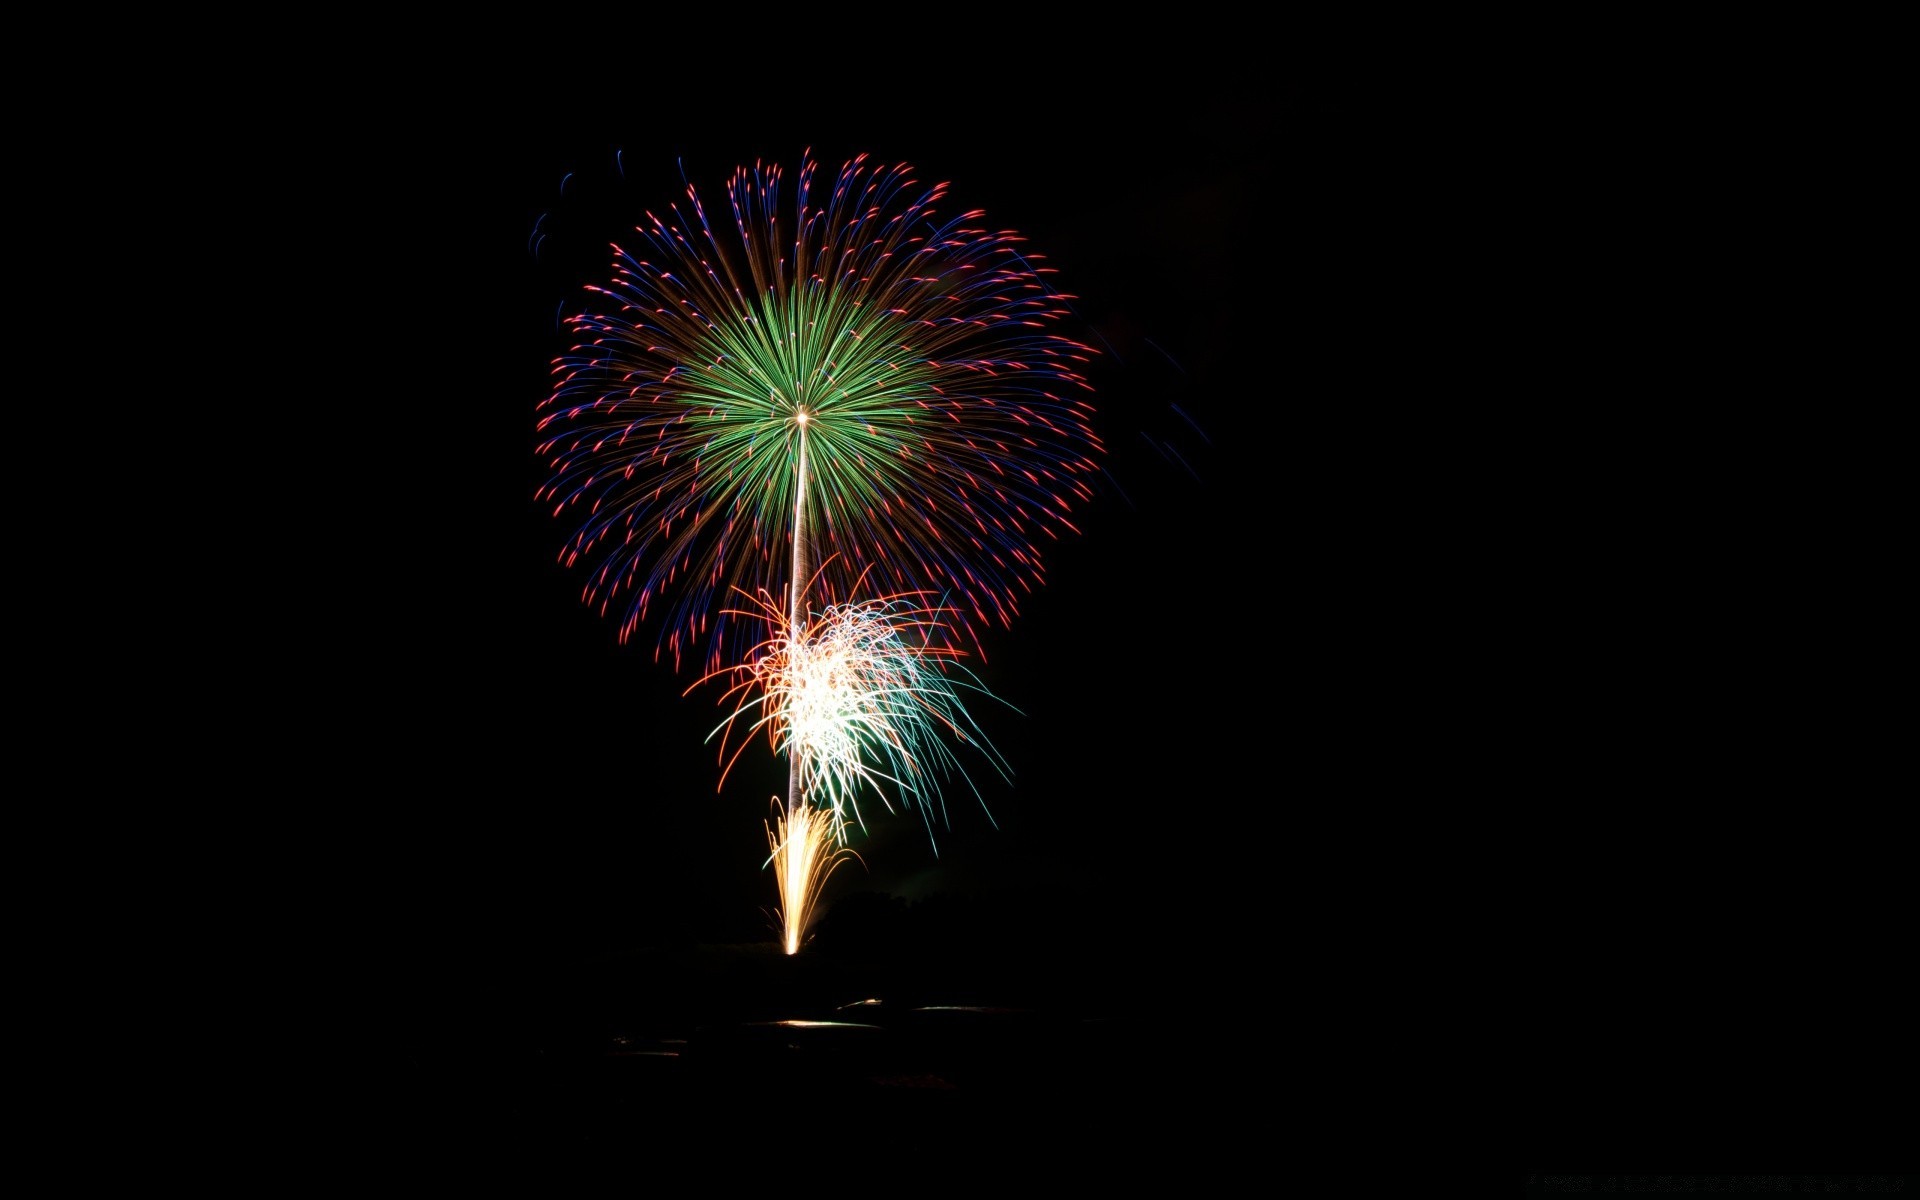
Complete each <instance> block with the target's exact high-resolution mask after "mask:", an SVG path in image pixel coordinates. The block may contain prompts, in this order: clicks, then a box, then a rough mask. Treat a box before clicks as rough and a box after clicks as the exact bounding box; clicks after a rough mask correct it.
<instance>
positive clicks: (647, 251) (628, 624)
mask: <svg viewBox="0 0 1920 1200" xmlns="http://www.w3.org/2000/svg"><path fill="white" fill-rule="evenodd" d="M815 170H816V165H815V163H814V162H813V161H812V159H811V158H810V157H806V158H803V161H802V163H801V167H800V171H799V179H798V186H797V187H795V188H794V189H793V192H792V202H791V205H790V206H789V207H785V208H783V206H782V202H781V193H782V172H781V170H780V168H779V167H777V166H762V165H756V166H755V167H754V168H752V169H751V170H749V169H747V168H741V169H739V170H737V171H735V172H734V175H733V177H732V178H731V180H730V181H729V182H728V185H727V188H726V196H727V201H728V206H729V208H730V209H731V213H732V230H731V232H730V233H729V234H727V235H724V236H723V235H721V234H719V233H716V231H715V228H714V226H713V225H712V224H710V222H709V215H708V213H707V211H706V209H705V207H704V206H703V205H702V203H701V201H700V197H699V195H698V193H697V191H696V190H695V189H694V188H693V187H692V186H691V185H689V186H688V188H687V195H686V202H685V203H686V206H685V208H682V207H681V206H680V205H679V204H675V205H672V206H670V207H669V208H668V210H667V215H666V216H664V217H661V216H656V215H654V214H653V213H648V214H647V215H646V221H645V222H644V223H643V224H642V225H640V226H639V228H638V230H637V232H638V233H639V234H640V235H641V239H642V240H641V242H640V243H639V244H638V245H637V246H636V248H634V249H627V248H624V247H622V246H620V245H617V244H616V245H615V246H614V247H613V250H614V258H613V278H612V280H611V282H610V283H609V284H608V285H607V286H604V287H600V286H596V287H593V288H591V289H590V290H591V291H592V292H594V293H595V294H596V296H597V297H598V298H599V300H600V301H601V303H599V304H597V305H596V306H595V307H596V310H597V311H592V312H586V313H582V314H580V315H578V316H574V317H572V318H570V324H571V331H572V334H573V336H574V337H575V338H576V339H578V340H577V343H576V344H575V345H574V346H573V347H572V348H570V349H569V350H568V351H567V352H566V353H565V354H563V355H561V356H560V357H559V358H557V359H556V360H555V362H554V375H555V377H556V382H555V384H554V388H553V392H552V394H551V395H550V396H548V398H547V399H546V400H544V401H543V402H542V403H541V405H540V409H541V411H542V415H541V417H540V420H539V430H540V433H539V443H538V449H539V452H540V454H541V455H542V457H543V458H544V459H545V461H546V464H547V467H548V469H549V470H550V471H551V475H550V478H549V479H548V481H547V482H546V483H545V484H544V485H543V486H542V487H541V488H540V489H539V492H538V493H537V499H539V500H541V501H542V502H544V503H545V504H547V505H549V506H551V510H552V512H553V513H554V515H555V516H567V515H569V514H575V515H577V518H578V519H579V521H580V524H579V526H578V527H577V528H576V529H575V530H574V532H573V533H572V534H571V535H570V536H569V537H568V538H567V540H566V543H565V545H564V546H563V548H562V550H561V553H560V558H561V560H562V561H563V562H565V563H567V564H569V565H571V564H575V563H579V562H583V561H584V562H585V563H586V564H587V566H588V568H589V574H588V576H587V578H586V581H585V584H584V586H583V588H582V592H581V595H582V599H583V600H585V601H586V602H587V603H589V604H591V605H593V606H595V607H596V608H597V609H598V610H599V611H600V612H601V613H602V614H606V613H609V612H611V613H616V614H618V617H619V636H620V638H621V640H622V641H625V640H626V639H627V638H629V637H631V636H633V634H634V633H635V631H636V630H637V628H638V626H639V625H640V623H641V622H642V621H643V620H645V619H647V617H648V615H649V611H650V609H652V608H653V607H654V606H658V607H659V609H660V610H661V611H660V614H659V617H660V626H659V635H658V642H659V646H660V647H661V648H664V649H665V650H667V651H668V652H669V653H671V655H672V656H673V659H674V662H675V664H676V666H677V665H678V664H679V662H680V661H681V659H682V657H683V656H684V655H687V654H689V653H697V654H699V655H700V656H701V658H702V660H703V662H702V665H703V669H706V670H715V669H721V668H723V667H725V666H727V665H729V664H730V663H731V662H735V661H738V658H737V655H738V652H739V651H741V650H743V649H744V648H745V647H747V646H748V645H749V644H751V643H752V642H753V641H754V640H755V631H754V630H752V629H751V628H749V627H748V626H747V624H746V623H743V622H739V621H737V620H731V619H730V616H729V614H728V613H727V612H725V611H724V609H723V608H722V605H721V603H720V598H721V597H723V596H724V595H726V594H727V593H728V592H729V591H730V590H732V589H740V590H744V591H747V592H749V593H752V592H756V591H758V590H760V589H762V588H765V589H768V590H770V591H771V592H772V593H773V594H775V595H779V594H782V593H787V594H789V595H791V593H790V592H787V589H788V588H789V587H790V586H791V585H792V584H793V582H794V580H793V578H792V576H794V575H796V574H799V573H801V572H802V571H803V569H804V568H803V566H802V565H801V564H802V562H803V556H802V555H801V554H798V553H796V551H798V550H801V549H803V547H796V546H795V545H794V544H793V539H794V537H795V536H796V527H798V531H799V532H798V536H799V537H800V538H801V539H802V541H803V542H805V541H811V542H812V543H814V547H813V548H811V549H807V552H806V555H805V557H817V558H818V559H820V560H824V562H825V563H827V564H829V565H828V566H826V567H824V568H823V570H824V571H825V577H824V578H823V579H822V581H821V582H822V584H823V590H824V591H825V592H827V593H828V594H834V595H841V596H846V595H851V594H853V593H852V586H853V584H854V582H855V581H856V580H858V579H860V578H861V577H862V576H863V575H864V574H868V573H871V579H872V582H873V583H874V584H875V586H876V588H877V589H878V590H880V591H884V592H888V593H899V592H909V591H925V592H933V593H935V594H938V595H941V596H944V597H946V603H947V604H948V605H949V606H950V607H952V608H953V609H954V610H955V612H954V614H953V618H952V620H953V624H954V626H955V628H956V634H957V636H958V637H959V638H960V639H961V640H964V641H966V642H969V643H971V644H972V645H973V646H974V647H975V648H976V649H978V648H979V644H980V633H981V630H982V629H983V628H984V627H985V626H986V625H988V624H989V623H992V622H999V623H1001V624H1002V625H1006V624H1008V623H1010V622H1011V620H1012V618H1013V617H1014V616H1015V615H1016V614H1017V613H1018V611H1019V597H1020V596H1021V595H1022V594H1024V593H1027V592H1030V591H1031V590H1032V589H1033V588H1034V587H1036V586H1038V585H1039V584H1041V583H1042V582H1043V580H1044V567H1043V563H1042V557H1041V553H1040V545H1041V540H1042V539H1047V538H1057V537H1058V531H1059V530H1060V529H1069V530H1071V529H1073V528H1074V526H1073V524H1072V522H1071V520H1070V519H1069V518H1070V513H1071V511H1072V506H1073V504H1074V503H1075V501H1081V500H1086V499H1089V498H1091V496H1092V494H1093V493H1092V489H1091V488H1090V487H1089V481H1088V480H1087V478H1086V477H1087V476H1088V475H1090V474H1091V473H1092V472H1094V471H1096V470H1098V467H1097V466H1096V464H1095V462H1094V460H1093V456H1094V455H1095V454H1096V453H1099V452H1100V451H1101V445H1100V439H1099V437H1098V436H1097V435H1096V434H1095V433H1094V431H1093V429H1092V426H1091V424H1090V418H1091V415H1092V412H1093V409H1092V405H1091V403H1090V402H1089V399H1088V397H1089V396H1090V394H1091V392H1092V388H1091V386H1090V385H1089V384H1088V382H1087V380H1086V379H1085V378H1084V376H1083V375H1082V373H1081V368H1082V367H1083V366H1084V365H1085V364H1086V362H1087V361H1088V359H1089V358H1090V356H1091V355H1092V354H1093V351H1092V350H1091V349H1090V348H1089V347H1088V346H1086V345H1085V344H1083V343H1081V342H1078V341H1075V340H1073V339H1072V338H1069V337H1066V336H1063V335H1062V334H1060V333H1057V332H1054V323H1055V322H1056V321H1057V320H1058V319H1059V318H1061V317H1063V316H1066V315H1068V313H1069V308H1068V304H1069V301H1070V300H1071V299H1072V298H1071V297H1070V296H1068V295H1066V294H1064V293H1062V292H1060V291H1058V290H1057V289H1056V288H1055V287H1054V286H1053V284H1052V283H1051V282H1049V276H1050V275H1051V274H1052V269H1051V268H1049V267H1046V266H1043V265H1039V264H1040V263H1041V262H1042V261H1043V259H1042V258H1041V256H1040V255H1037V254H1031V253H1028V252H1026V251H1025V250H1023V249H1022V242H1023V239H1022V238H1020V237H1019V236H1018V235H1017V234H1015V233H1013V232H1012V231H1010V230H1004V229H999V230H997V229H993V228H991V227H990V226H988V225H987V224H986V223H985V222H984V220H983V214H982V213H981V212H980V211H978V210H973V211H966V212H960V213H958V214H955V215H951V216H949V215H946V214H945V213H944V211H943V208H944V203H945V200H946V195H947V185H946V184H945V183H936V184H932V185H930V186H927V185H922V184H920V183H918V182H917V181H916V180H914V179H913V177H912V172H911V170H910V169H909V168H908V167H906V166H905V165H899V166H892V167H880V166H877V165H870V164H869V163H868V160H867V156H865V155H862V156H861V157H859V158H856V159H854V160H852V161H851V162H848V163H846V164H845V165H844V166H843V167H842V168H841V170H840V172H839V174H838V176H837V177H835V178H834V180H833V183H832V185H831V189H830V190H829V191H828V193H827V194H826V195H825V196H817V195H816V189H815V182H814V175H815ZM723 228H724V226H723ZM796 501H798V503H796ZM805 619H806V611H805V609H804V608H801V609H800V610H799V611H798V613H797V616H796V620H800V621H804V620H805ZM656 652H657V651H656Z"/></svg>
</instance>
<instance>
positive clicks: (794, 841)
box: [767, 796, 859, 954]
mask: <svg viewBox="0 0 1920 1200" xmlns="http://www.w3.org/2000/svg"><path fill="white" fill-rule="evenodd" d="M772 807H773V816H772V817H771V818H769V820H768V821H767V847H768V849H770V850H771V851H772V852H773V853H772V856H771V857H770V858H769V859H768V862H770V863H771V864H772V866H773V875H774V881H775V886H776V887H777V888H778V889H779V893H780V943H781V945H782V947H783V948H784V949H785V950H786V952H787V953H788V954H798V953H799V952H800V943H801V942H802V941H804V940H806V935H807V929H808V927H809V926H811V925H812V924H813V918H814V916H815V914H816V912H817V909H818V905H819V902H820V892H821V889H823V888H825V887H826V886H827V877H828V876H829V875H832V874H833V872H834V869H835V868H837V867H839V866H840V865H841V864H842V863H844V862H846V861H847V860H848V859H850V858H851V859H854V860H856V861H858V859H859V855H857V854H855V853H854V852H853V851H851V850H848V849H846V848H844V847H842V846H840V845H839V844H837V843H836V841H835V840H834V835H833V827H832V823H831V822H829V821H828V820H827V819H826V816H825V814H823V813H821V812H818V811H816V810H814V809H811V808H808V807H807V806H805V805H801V806H800V807H798V808H796V809H794V810H792V811H791V812H789V813H786V814H785V815H784V816H783V815H782V809H781V804H780V798H779V797H778V796H775V797H774V798H773V802H772Z"/></svg>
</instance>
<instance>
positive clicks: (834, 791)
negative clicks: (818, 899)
mask: <svg viewBox="0 0 1920 1200" xmlns="http://www.w3.org/2000/svg"><path fill="white" fill-rule="evenodd" d="M921 600H922V597H920V596H918V595H902V596H889V597H884V598H881V599H876V600H867V601H861V602H858V603H851V604H834V605H830V606H828V607H827V608H826V609H825V610H823V611H821V612H820V613H818V614H816V615H815V616H814V617H813V618H812V619H811V620H810V621H808V622H806V623H805V624H802V625H795V624H792V623H791V622H790V620H788V619H786V615H785V614H782V613H781V612H780V609H779V607H778V606H777V605H775V604H774V603H773V602H772V600H771V599H770V598H769V597H767V596H766V595H765V594H764V593H762V594H761V596H760V597H759V598H758V613H759V615H760V617H761V618H762V619H763V620H764V621H765V622H766V624H767V626H768V627H769V628H770V629H771V630H773V633H772V635H771V636H769V637H768V638H767V639H766V640H765V641H763V642H761V643H760V645H759V646H757V647H756V648H755V649H754V652H753V653H752V654H750V655H749V657H748V659H747V661H746V662H745V663H743V664H741V665H739V666H736V667H733V668H730V669H728V670H727V671H725V672H721V673H718V674H723V675H726V676H729V677H730V678H731V684H730V686H729V687H728V689H727V691H726V693H725V695H724V696H723V697H722V700H721V702H722V703H723V704H725V703H727V702H729V701H732V702H734V704H735V707H734V708H733V710H732V711H731V712H730V713H729V714H728V715H727V717H726V719H725V720H724V721H722V722H721V724H720V725H719V726H718V727H717V728H716V729H715V730H714V734H715V735H717V736H720V737H721V760H722V763H723V769H722V772H721V785H722V786H724V785H725V782H726V774H727V771H728V770H730V769H731V767H732V765H733V762H734V761H736V760H737V759H738V757H739V755H740V753H741V751H743V750H744V749H745V747H746V745H747V744H748V743H749V742H750V741H751V740H752V736H753V735H754V734H755V733H765V734H766V736H767V738H768V740H769V742H770V743H771V744H772V746H773V749H774V750H775V752H776V753H778V754H781V755H783V756H785V757H786V758H787V760H788V762H789V763H790V764H791V791H790V797H791V799H790V803H789V817H790V819H791V817H792V814H793V813H794V811H796V809H797V808H798V807H800V806H802V804H803V803H804V804H805V805H811V806H812V807H814V808H817V809H819V810H820V812H821V814H822V819H823V820H824V821H825V827H826V829H827V830H828V832H829V833H830V834H831V836H832V838H833V840H834V841H835V843H836V844H839V845H844V844H845V843H846V839H847V823H848V821H849V820H851V821H853V822H854V823H856V824H859V825H860V826H861V827H863V828H864V826H865V819H864V818H863V817H862V815H861V811H860V799H861V797H862V796H863V795H866V794H871V795H873V796H875V797H877V798H878V799H879V800H880V802H881V803H882V804H883V805H884V806H885V807H886V808H887V810H888V811H889V812H892V811H895V805H896V803H898V804H899V805H900V806H901V807H912V808H915V809H917V810H918V811H919V812H920V814H921V817H922V819H923V820H924V821H925V823H926V826H927V830H928V833H929V835H932V834H933V831H934V823H935V817H936V816H937V817H938V818H939V820H940V823H942V824H945V822H946V810H945V806H944V801H943V800H942V797H941V785H942V783H943V782H944V781H946V780H948V779H950V778H952V777H953V776H954V775H958V776H959V777H960V778H961V779H963V780H965V781H966V783H967V785H968V787H969V788H971V789H972V790H973V793H974V796H975V798H976V799H981V801H982V805H983V807H984V803H985V802H984V799H982V798H981V797H980V793H979V789H978V788H977V787H974V785H973V780H972V779H971V778H970V777H969V776H968V775H967V773H966V771H965V769H964V767H963V765H962V763H961V761H960V758H959V756H958V755H957V754H955V753H954V751H953V749H952V748H950V746H949V744H948V743H949V740H951V741H952V742H956V743H958V744H961V745H966V746H971V747H973V748H974V749H976V750H978V751H979V752H980V753H981V754H982V755H983V756H984V757H985V758H986V759H987V760H988V762H990V763H991V764H992V765H993V766H994V768H995V769H996V770H997V771H999V772H1000V774H1001V776H1002V777H1003V778H1006V777H1008V775H1009V772H1008V768H1007V766H1006V763H1005V762H1004V760H1002V759H1001V758H1000V756H999V754H998V753H997V752H996V751H995V750H994V748H993V746H992V744H991V743H989V742H988V740H987V738H986V735H985V734H984V733H983V732H982V731H981V729H980V727H979V726H978V725H977V724H976V723H975V721H974V719H973V717H972V716H971V714H969V713H968V712H967V709H966V705H965V704H964V702H963V700H962V697H961V693H962V692H963V691H972V692H975V693H977V694H979V695H983V696H990V695H991V693H989V692H987V690H986V689H985V688H984V687H983V686H981V685H980V683H979V681H978V680H977V679H975V678H974V676H973V675H972V673H971V672H969V671H968V670H967V669H966V668H965V667H964V666H962V665H960V663H959V662H958V661H957V660H958V658H959V657H960V653H961V652H960V651H959V650H957V649H954V648H952V647H951V646H948V645H946V644H945V643H944V640H943V639H942V637H941V636H940V634H941V630H942V627H943V625H944V623H945V621H946V620H947V619H949V618H950V616H951V614H950V613H949V612H948V611H947V610H945V609H942V608H939V607H932V606H926V605H923V604H922V603H921ZM735 615H737V616H746V615H749V613H748V612H747V611H745V610H740V611H737V612H735ZM708 678H712V676H709V677H708ZM703 682H704V681H703ZM695 686H698V684H696V685H695ZM736 730H741V731H743V734H744V736H742V737H740V739H739V741H738V744H737V746H736V747H735V748H734V749H733V750H732V753H731V754H729V749H728V748H729V745H730V744H732V743H731V742H730V736H731V735H732V734H733V733H734V732H735V731H736ZM988 819H989V820H991V819H992V817H991V814H990V813H989V815H988Z"/></svg>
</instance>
